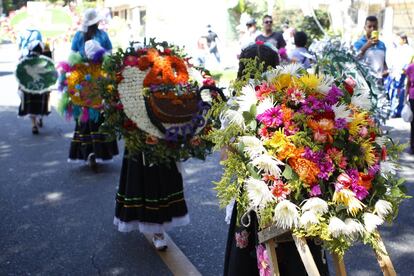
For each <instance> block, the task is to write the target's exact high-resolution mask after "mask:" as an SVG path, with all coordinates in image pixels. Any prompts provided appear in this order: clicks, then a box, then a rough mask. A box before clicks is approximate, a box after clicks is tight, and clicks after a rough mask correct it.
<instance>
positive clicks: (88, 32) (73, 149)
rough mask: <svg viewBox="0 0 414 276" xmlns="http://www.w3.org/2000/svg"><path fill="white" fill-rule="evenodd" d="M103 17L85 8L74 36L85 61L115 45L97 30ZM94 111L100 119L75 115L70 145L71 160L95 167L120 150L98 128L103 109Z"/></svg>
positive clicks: (73, 48)
mask: <svg viewBox="0 0 414 276" xmlns="http://www.w3.org/2000/svg"><path fill="white" fill-rule="evenodd" d="M101 19H102V18H101V17H100V15H99V14H98V12H97V11H96V10H95V9H88V10H86V11H85V14H84V19H83V25H82V30H81V31H78V32H77V33H76V34H75V37H74V38H73V41H72V48H71V49H72V51H73V52H74V53H79V54H80V55H81V57H82V58H83V59H84V60H86V61H88V60H92V59H93V57H94V55H95V54H96V53H97V52H99V51H105V52H106V53H109V52H111V51H112V44H111V41H110V40H109V37H108V35H107V33H106V32H104V31H102V30H100V29H98V25H99V22H100V21H101ZM88 108H91V107H88ZM94 111H95V112H96V113H98V114H99V116H98V120H92V119H91V118H89V119H88V120H85V121H83V120H81V119H79V118H75V123H76V125H75V133H74V135H73V139H72V141H71V144H70V149H69V160H68V161H69V162H77V161H87V162H88V163H89V166H90V167H91V168H92V169H93V170H96V169H97V161H98V162H108V161H111V160H112V158H113V156H114V155H117V154H118V153H119V152H118V145H117V142H116V140H111V141H108V140H107V138H108V137H107V135H105V134H104V133H101V132H100V131H99V127H100V126H101V124H102V123H103V121H104V118H103V114H102V113H101V111H100V110H95V109H94Z"/></svg>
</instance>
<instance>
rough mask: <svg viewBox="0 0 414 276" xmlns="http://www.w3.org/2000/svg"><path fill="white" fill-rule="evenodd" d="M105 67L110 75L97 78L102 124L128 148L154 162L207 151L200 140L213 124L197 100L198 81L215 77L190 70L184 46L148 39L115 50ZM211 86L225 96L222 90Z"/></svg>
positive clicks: (200, 155) (208, 81)
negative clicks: (99, 85) (100, 79)
mask: <svg viewBox="0 0 414 276" xmlns="http://www.w3.org/2000/svg"><path fill="white" fill-rule="evenodd" d="M198 69H199V68H198ZM104 70H105V71H106V73H107V74H108V76H110V77H109V78H106V79H105V80H104V81H103V82H101V91H102V96H103V97H104V99H105V105H104V109H105V123H104V127H105V128H106V129H107V130H108V131H111V130H112V132H115V133H117V134H118V135H120V136H122V137H124V138H125V141H126V147H127V149H128V151H129V152H131V153H138V152H142V153H143V154H144V155H145V159H146V161H148V162H150V163H156V164H159V163H164V164H169V163H170V162H171V160H175V161H179V160H185V159H187V158H189V157H196V158H200V159H205V157H206V155H207V154H209V153H210V152H211V148H212V143H211V142H209V141H206V140H205V139H204V134H206V133H208V131H209V130H210V129H211V124H212V121H211V120H210V119H209V116H208V110H209V109H210V104H209V103H207V102H206V101H204V100H203V99H202V98H201V94H200V88H199V86H200V85H199V83H201V82H203V83H205V84H214V81H213V80H212V79H211V78H209V77H207V79H204V80H203V77H202V75H203V73H205V71H203V70H201V69H199V70H197V69H196V68H194V67H193V66H192V65H191V64H190V63H189V58H187V57H186V56H185V54H184V53H183V52H182V49H180V48H179V47H177V46H174V45H169V44H168V43H166V42H162V43H157V42H155V40H154V39H151V40H150V43H149V45H145V46H143V47H140V48H137V49H135V48H134V47H133V46H132V45H131V47H129V48H128V49H126V50H125V51H123V50H122V49H119V50H118V52H117V53H115V54H114V55H113V56H112V57H111V58H110V60H109V61H108V62H107V63H105V64H104ZM197 77H198V79H199V80H196V78H197ZM209 88H210V91H213V92H214V93H212V95H215V96H216V97H218V95H220V96H221V97H222V98H224V96H223V93H222V91H221V89H219V88H217V87H215V86H213V87H209Z"/></svg>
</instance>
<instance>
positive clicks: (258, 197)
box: [245, 178, 274, 209]
mask: <svg viewBox="0 0 414 276" xmlns="http://www.w3.org/2000/svg"><path fill="white" fill-rule="evenodd" d="M245 187H246V191H247V196H248V198H249V201H250V206H251V207H252V208H254V209H256V208H257V207H264V206H265V205H266V204H267V203H269V202H271V201H273V200H274V199H273V195H272V193H271V192H270V190H269V187H268V186H267V184H266V183H265V182H264V181H261V180H257V179H254V178H249V179H247V180H246V182H245Z"/></svg>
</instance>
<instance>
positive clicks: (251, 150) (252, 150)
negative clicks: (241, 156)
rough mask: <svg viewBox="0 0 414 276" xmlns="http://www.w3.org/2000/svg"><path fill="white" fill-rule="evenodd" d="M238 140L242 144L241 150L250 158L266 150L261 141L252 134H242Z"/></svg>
mask: <svg viewBox="0 0 414 276" xmlns="http://www.w3.org/2000/svg"><path fill="white" fill-rule="evenodd" d="M239 141H240V143H242V144H243V145H244V149H243V150H244V152H245V153H247V154H248V155H249V157H250V158H251V159H253V158H255V157H256V156H259V155H261V154H263V153H265V152H266V149H265V148H264V146H263V142H262V141H260V140H259V139H258V138H256V137H254V136H242V137H240V138H239Z"/></svg>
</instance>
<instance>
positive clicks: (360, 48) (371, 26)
mask: <svg viewBox="0 0 414 276" xmlns="http://www.w3.org/2000/svg"><path fill="white" fill-rule="evenodd" d="M364 30H365V34H364V35H363V36H362V37H361V38H360V39H358V40H357V41H356V42H355V43H354V49H355V50H356V52H357V57H358V58H360V59H362V60H363V61H364V62H365V63H366V64H367V65H368V66H369V67H370V68H371V70H372V71H373V73H374V76H375V77H376V78H377V79H378V81H379V82H380V83H383V80H382V79H383V77H384V76H385V75H387V74H388V68H387V64H386V62H385V54H386V47H385V44H384V42H382V41H381V40H379V37H378V19H377V17H375V16H368V17H367V18H366V19H365V26H364Z"/></svg>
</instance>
